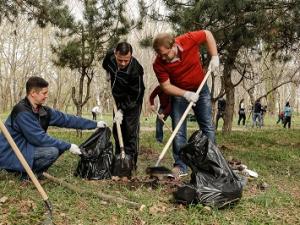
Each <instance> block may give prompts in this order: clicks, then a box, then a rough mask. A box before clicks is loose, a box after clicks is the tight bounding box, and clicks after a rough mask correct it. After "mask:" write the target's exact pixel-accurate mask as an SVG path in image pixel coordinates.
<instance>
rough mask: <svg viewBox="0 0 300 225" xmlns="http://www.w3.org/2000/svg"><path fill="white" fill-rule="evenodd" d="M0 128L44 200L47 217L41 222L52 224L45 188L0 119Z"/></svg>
mask: <svg viewBox="0 0 300 225" xmlns="http://www.w3.org/2000/svg"><path fill="white" fill-rule="evenodd" d="M0 128H1V131H2V133H3V135H4V137H5V138H6V140H7V141H8V143H9V145H10V146H11V148H12V150H13V151H14V153H15V154H16V156H17V158H18V159H19V161H20V163H21V164H22V166H23V167H24V169H25V171H26V172H27V174H28V176H29V177H30V179H31V181H32V183H33V184H34V186H35V187H36V189H37V190H38V192H39V193H40V195H41V196H42V198H43V200H44V203H45V206H46V209H47V213H46V216H47V218H46V219H45V220H44V221H43V223H42V224H45V225H51V224H53V223H52V205H51V203H50V201H49V198H48V195H47V194H46V192H45V190H44V189H43V187H42V186H41V184H40V182H39V181H38V179H37V178H36V176H35V175H34V173H33V172H32V170H31V168H30V167H29V165H28V163H27V161H26V159H25V158H24V156H23V155H22V153H21V151H20V149H19V148H18V146H17V145H16V143H15V141H14V140H13V138H12V137H11V135H10V133H9V132H8V130H7V128H6V127H5V125H4V124H3V122H2V121H1V120H0Z"/></svg>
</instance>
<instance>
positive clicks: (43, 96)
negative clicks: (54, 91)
mask: <svg viewBox="0 0 300 225" xmlns="http://www.w3.org/2000/svg"><path fill="white" fill-rule="evenodd" d="M30 96H31V97H32V99H33V101H34V102H33V103H34V104H36V105H43V104H44V103H45V101H46V100H47V98H48V87H45V88H42V89H33V90H31V92H30Z"/></svg>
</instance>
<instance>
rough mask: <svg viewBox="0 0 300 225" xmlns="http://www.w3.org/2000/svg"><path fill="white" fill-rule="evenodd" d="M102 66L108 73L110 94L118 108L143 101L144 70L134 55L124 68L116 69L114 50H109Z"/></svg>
mask: <svg viewBox="0 0 300 225" xmlns="http://www.w3.org/2000/svg"><path fill="white" fill-rule="evenodd" d="M102 67H103V68H104V69H105V70H106V71H107V72H108V73H109V74H110V79H111V89H112V94H113V97H114V99H115V101H116V104H117V107H118V109H122V110H129V109H132V108H133V107H136V106H137V105H141V104H142V103H143V97H144V90H145V86H144V82H143V75H144V70H143V67H142V66H141V65H140V64H139V62H138V61H137V60H136V59H135V58H134V57H132V58H131V61H130V63H129V65H128V66H127V67H126V68H125V69H122V70H118V66H117V62H116V58H115V55H114V52H113V51H109V52H108V53H107V54H106V56H105V58H104V60H103V63H102Z"/></svg>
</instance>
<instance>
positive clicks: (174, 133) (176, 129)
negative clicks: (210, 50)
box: [155, 70, 211, 166]
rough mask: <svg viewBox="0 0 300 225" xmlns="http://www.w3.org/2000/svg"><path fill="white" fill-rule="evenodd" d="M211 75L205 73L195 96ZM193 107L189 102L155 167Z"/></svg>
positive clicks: (209, 71) (208, 72)
mask: <svg viewBox="0 0 300 225" xmlns="http://www.w3.org/2000/svg"><path fill="white" fill-rule="evenodd" d="M210 74H211V70H208V71H207V73H206V74H205V77H204V79H203V81H202V82H201V84H200V86H199V87H198V89H197V91H196V94H198V95H199V94H200V91H201V90H202V88H203V86H204V84H205V82H206V80H207V78H208V77H209V76H210ZM193 105H194V103H193V102H190V104H189V105H188V107H187V108H186V110H185V112H184V113H183V115H182V117H181V119H180V120H179V122H178V124H177V126H176V127H175V129H174V131H173V133H172V135H171V136H170V138H169V140H168V142H167V143H166V145H165V147H164V148H163V150H162V152H161V153H160V155H159V157H158V160H157V162H156V164H155V166H158V165H159V163H160V161H161V160H162V159H163V158H164V156H165V154H166V152H167V151H168V148H169V147H170V145H171V144H172V142H173V140H174V138H175V136H176V134H177V132H178V130H179V128H180V127H181V125H182V123H183V122H184V120H185V118H186V116H187V115H188V113H189V111H190V110H191V108H192V106H193Z"/></svg>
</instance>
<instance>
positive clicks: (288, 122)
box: [283, 116, 291, 128]
mask: <svg viewBox="0 0 300 225" xmlns="http://www.w3.org/2000/svg"><path fill="white" fill-rule="evenodd" d="M286 125H288V128H291V117H290V116H286V117H284V124H283V127H284V128H285V127H286Z"/></svg>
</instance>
